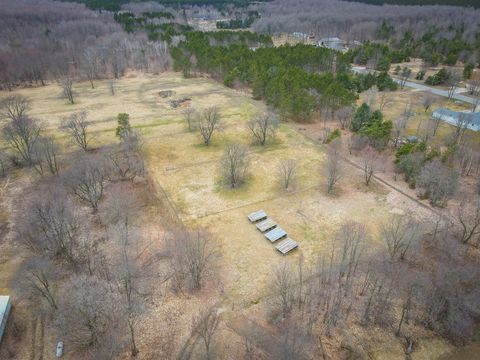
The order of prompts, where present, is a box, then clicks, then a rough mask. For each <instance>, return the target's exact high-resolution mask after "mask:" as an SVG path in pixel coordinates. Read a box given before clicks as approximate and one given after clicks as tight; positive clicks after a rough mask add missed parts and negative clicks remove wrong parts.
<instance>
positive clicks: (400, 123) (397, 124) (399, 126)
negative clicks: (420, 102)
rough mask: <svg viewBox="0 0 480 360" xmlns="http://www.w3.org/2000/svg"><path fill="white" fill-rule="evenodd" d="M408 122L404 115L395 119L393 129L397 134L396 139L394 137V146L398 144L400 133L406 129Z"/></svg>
mask: <svg viewBox="0 0 480 360" xmlns="http://www.w3.org/2000/svg"><path fill="white" fill-rule="evenodd" d="M406 123H407V119H406V118H405V116H403V115H401V116H399V117H397V118H396V119H395V120H394V121H393V131H394V135H395V139H394V146H395V147H397V146H398V141H399V140H400V134H401V133H402V130H404V129H405V126H406Z"/></svg>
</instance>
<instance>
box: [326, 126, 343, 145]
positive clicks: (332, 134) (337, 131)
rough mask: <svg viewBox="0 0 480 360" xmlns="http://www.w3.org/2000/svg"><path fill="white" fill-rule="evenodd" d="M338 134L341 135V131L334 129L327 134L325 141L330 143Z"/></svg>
mask: <svg viewBox="0 0 480 360" xmlns="http://www.w3.org/2000/svg"><path fill="white" fill-rule="evenodd" d="M340 136H342V132H341V131H340V129H335V130H333V131H332V132H331V133H330V134H328V137H327V139H326V140H325V143H326V144H330V143H331V142H332V141H333V140H335V139H336V138H338V137H340Z"/></svg>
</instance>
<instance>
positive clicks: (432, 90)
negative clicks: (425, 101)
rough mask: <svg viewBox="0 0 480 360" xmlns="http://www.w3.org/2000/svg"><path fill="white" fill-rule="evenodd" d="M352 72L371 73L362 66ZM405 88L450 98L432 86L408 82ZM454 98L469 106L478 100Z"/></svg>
mask: <svg viewBox="0 0 480 360" xmlns="http://www.w3.org/2000/svg"><path fill="white" fill-rule="evenodd" d="M352 71H353V72H355V73H360V74H367V73H369V72H370V70H367V69H366V68H364V67H360V66H353V67H352ZM393 80H394V81H395V82H397V83H399V84H400V82H401V81H400V80H399V79H395V78H393ZM405 86H408V87H409V88H412V89H416V90H420V91H425V92H430V93H432V94H435V95H439V96H443V97H446V98H448V91H447V90H442V89H436V88H433V87H430V86H426V85H422V84H417V83H415V82H412V81H407V82H406V83H405ZM453 98H454V99H455V100H460V101H464V102H466V103H469V104H472V105H475V104H476V102H477V100H476V99H473V98H471V97H468V96H465V95H461V94H457V93H455V94H454V95H453Z"/></svg>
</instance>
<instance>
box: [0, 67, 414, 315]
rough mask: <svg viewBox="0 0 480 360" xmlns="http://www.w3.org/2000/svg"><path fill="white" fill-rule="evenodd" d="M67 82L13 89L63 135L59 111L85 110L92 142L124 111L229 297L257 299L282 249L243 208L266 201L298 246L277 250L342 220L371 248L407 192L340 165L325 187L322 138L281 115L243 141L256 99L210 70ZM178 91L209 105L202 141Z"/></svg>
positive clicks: (306, 242) (311, 254)
mask: <svg viewBox="0 0 480 360" xmlns="http://www.w3.org/2000/svg"><path fill="white" fill-rule="evenodd" d="M74 89H75V92H76V94H77V96H76V101H75V104H73V105H70V104H67V103H66V102H65V100H63V99H61V98H60V96H59V94H60V89H59V88H58V87H57V86H56V85H50V86H47V87H40V88H31V89H22V90H18V91H16V92H17V93H20V94H23V95H25V96H28V97H29V98H30V99H31V100H32V110H31V115H32V116H34V117H36V118H39V119H41V120H43V121H44V123H45V125H46V129H47V131H49V132H51V133H53V134H56V136H57V137H58V139H61V140H63V141H66V137H65V135H64V134H63V133H61V132H59V130H58V127H59V125H60V122H61V119H62V117H64V116H66V115H67V114H69V113H71V112H74V111H78V110H87V111H88V120H89V121H90V122H91V131H92V132H93V133H94V139H93V142H92V145H93V146H95V144H97V145H100V144H105V143H109V142H113V141H116V138H115V127H116V125H117V124H116V116H117V114H118V113H121V112H126V113H129V114H130V119H131V124H132V126H133V127H135V128H136V129H137V130H139V131H140V132H141V133H142V135H143V139H144V150H145V153H146V158H147V166H148V171H149V174H150V176H151V178H152V179H153V181H154V182H155V184H156V186H158V189H159V190H160V189H162V190H164V191H165V192H166V194H167V196H168V198H169V200H170V203H171V204H172V206H173V207H174V209H175V211H176V213H177V214H178V216H179V218H180V219H181V220H182V221H183V222H184V223H185V224H186V225H189V226H192V227H206V228H208V229H209V230H210V231H211V232H212V233H213V234H214V235H215V236H216V237H217V238H218V239H219V240H220V244H221V251H222V253H223V256H224V259H225V264H226V269H228V271H227V273H226V274H225V276H226V279H227V281H226V284H225V286H226V290H228V291H227V294H228V295H230V296H228V298H229V299H231V301H233V302H241V304H238V305H241V306H246V307H248V306H250V305H251V304H254V303H257V301H258V299H259V298H261V297H262V296H263V295H264V294H265V290H267V288H266V285H267V284H268V281H269V280H270V279H271V274H272V271H273V270H274V269H275V267H276V266H277V264H279V263H280V262H281V261H283V259H284V257H283V256H282V255H281V254H280V253H278V252H277V251H276V250H275V247H274V245H273V244H271V243H270V242H269V241H268V240H266V239H265V238H264V237H263V236H262V235H261V234H260V233H259V232H258V230H256V228H255V226H253V225H252V224H250V223H249V221H248V219H247V214H248V213H250V212H252V211H256V210H259V209H264V210H265V211H267V213H268V214H269V216H271V217H272V218H273V219H274V220H275V221H276V222H277V223H278V224H279V225H280V226H281V227H282V228H283V229H285V231H286V232H287V233H288V235H289V237H291V238H292V239H293V240H295V241H297V242H298V243H299V250H298V251H295V252H294V253H292V254H290V255H288V256H287V257H288V258H289V259H290V260H295V259H297V258H298V257H299V255H300V254H302V255H303V257H304V259H305V261H306V262H307V263H312V262H314V261H315V260H317V259H318V256H319V254H320V253H322V252H324V251H328V250H329V249H330V246H331V241H332V238H333V235H334V234H335V232H336V230H337V229H338V227H339V225H340V224H341V223H342V222H344V221H346V220H357V221H360V222H362V223H365V224H367V225H368V226H369V227H370V229H371V231H372V233H373V235H374V236H373V239H372V241H373V243H375V246H372V247H371V249H375V248H376V247H377V246H383V244H382V243H381V242H380V241H379V240H378V238H377V236H375V235H376V234H377V225H378V224H379V223H380V222H381V221H382V220H383V219H384V218H385V217H386V216H388V214H389V213H390V212H398V211H399V209H398V208H401V207H402V206H403V205H407V204H406V202H408V200H407V199H402V201H397V200H395V201H393V200H392V199H390V198H393V197H391V196H390V195H389V190H387V189H385V188H383V187H381V186H380V185H378V184H374V186H371V188H367V189H366V188H365V187H364V186H362V174H361V173H360V172H359V171H358V170H356V169H354V168H353V167H349V166H347V165H345V175H344V177H343V179H342V181H341V182H340V186H339V189H338V192H337V195H336V196H327V195H326V194H325V180H324V177H323V175H322V173H321V167H322V163H323V162H324V158H325V156H324V151H323V148H322V146H319V145H318V144H315V143H313V142H312V141H311V140H309V139H308V138H306V137H304V136H302V135H301V134H299V133H298V132H296V131H295V130H294V128H293V127H290V126H289V124H282V125H281V126H280V128H279V131H278V132H277V136H276V139H275V140H273V141H271V142H270V143H269V144H267V145H266V146H264V147H262V146H258V145H253V144H252V139H251V136H250V134H249V131H248V129H247V127H246V123H247V121H248V120H249V119H251V118H252V117H253V116H255V115H257V114H261V113H262V112H264V111H266V106H265V105H264V104H263V103H262V102H260V101H256V100H253V99H252V98H251V96H250V95H249V94H248V93H245V92H240V91H236V90H232V89H229V88H226V87H224V86H222V85H221V84H219V83H217V82H215V81H214V80H211V79H206V78H195V79H184V78H182V77H181V75H179V74H175V73H164V74H161V75H144V74H139V73H131V74H129V75H128V76H126V77H124V78H122V79H120V80H118V81H116V83H115V95H113V96H112V95H111V94H110V89H109V84H108V82H107V81H103V82H97V83H96V84H95V88H94V89H91V88H90V85H89V84H88V83H86V82H84V83H77V84H75V86H74ZM165 90H172V91H173V95H172V96H171V97H163V96H162V91H165ZM2 95H6V94H2ZM184 97H186V98H191V103H190V104H189V105H190V106H192V107H194V108H195V109H197V110H199V111H201V109H204V108H206V107H209V106H218V107H219V109H220V113H221V117H222V121H221V130H220V132H218V133H215V134H214V135H213V140H212V144H211V145H210V146H208V147H207V146H205V145H203V143H202V140H201V137H200V135H199V133H197V132H188V131H187V128H186V125H185V123H184V121H183V118H182V112H183V110H184V109H185V108H184V107H178V108H172V107H171V105H170V101H171V100H172V99H178V98H184ZM232 141H235V142H239V143H242V144H245V145H247V146H249V148H248V149H249V162H250V167H249V169H250V171H249V173H250V175H249V178H248V181H247V183H246V184H245V185H244V186H243V187H241V188H239V189H236V190H231V189H228V188H226V187H225V186H224V185H223V184H222V182H221V179H220V176H219V159H220V157H221V155H222V151H223V148H224V145H225V144H226V143H228V142H232ZM288 158H292V159H295V160H297V161H298V179H297V181H296V184H295V186H294V189H293V190H292V191H289V192H286V191H284V190H283V189H281V187H280V185H279V181H278V165H279V162H280V159H288ZM395 199H397V198H396V197H395ZM408 207H409V208H410V207H411V204H408ZM400 211H401V210H400ZM372 245H373V244H372Z"/></svg>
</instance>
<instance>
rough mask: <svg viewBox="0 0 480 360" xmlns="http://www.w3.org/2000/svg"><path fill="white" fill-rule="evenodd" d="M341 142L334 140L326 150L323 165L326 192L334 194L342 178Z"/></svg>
mask: <svg viewBox="0 0 480 360" xmlns="http://www.w3.org/2000/svg"><path fill="white" fill-rule="evenodd" d="M340 149H341V141H340V139H336V140H334V141H333V142H332V143H331V144H330V146H329V147H328V148H327V160H326V162H325V165H324V173H325V176H326V177H327V192H328V193H329V194H330V193H333V192H335V188H336V185H337V183H338V181H339V180H340V179H341V177H342V172H343V169H342V165H341V155H340Z"/></svg>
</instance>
